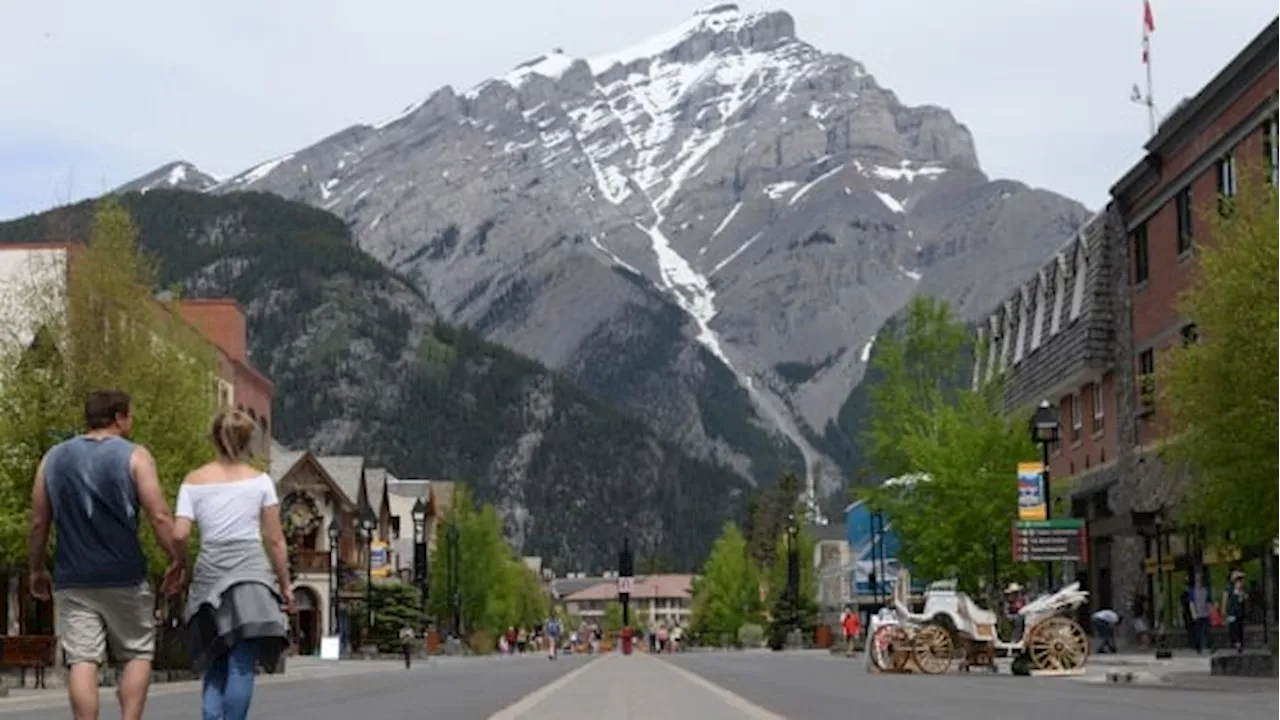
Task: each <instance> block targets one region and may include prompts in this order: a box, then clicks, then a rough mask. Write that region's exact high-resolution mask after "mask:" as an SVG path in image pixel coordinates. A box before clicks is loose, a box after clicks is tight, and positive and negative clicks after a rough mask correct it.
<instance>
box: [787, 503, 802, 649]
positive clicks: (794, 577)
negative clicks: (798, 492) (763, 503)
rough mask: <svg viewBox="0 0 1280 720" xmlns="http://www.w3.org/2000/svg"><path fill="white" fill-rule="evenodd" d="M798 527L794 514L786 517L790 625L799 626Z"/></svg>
mask: <svg viewBox="0 0 1280 720" xmlns="http://www.w3.org/2000/svg"><path fill="white" fill-rule="evenodd" d="M799 533H800V528H799V527H797V526H796V516H795V514H794V513H793V514H791V515H790V516H788V518H787V593H788V598H789V599H790V600H791V626H792V628H798V627H799V626H800V550H799V548H798V547H796V536H797V535H798V534H799Z"/></svg>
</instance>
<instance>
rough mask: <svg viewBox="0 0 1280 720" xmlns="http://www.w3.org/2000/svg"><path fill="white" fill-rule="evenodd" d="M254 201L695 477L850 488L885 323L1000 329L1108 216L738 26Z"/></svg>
mask: <svg viewBox="0 0 1280 720" xmlns="http://www.w3.org/2000/svg"><path fill="white" fill-rule="evenodd" d="M237 190H256V191H263V192H269V193H274V194H277V195H280V196H283V197H285V198H289V199H294V200H300V201H302V202H306V203H310V204H312V205H315V206H318V207H320V208H323V209H325V210H328V211H331V212H333V213H334V214H336V215H338V216H339V217H341V218H342V220H343V221H344V222H345V223H346V224H347V226H348V227H350V228H351V231H352V233H353V235H354V236H355V237H356V239H357V241H358V243H359V245H360V247H361V248H362V249H363V250H365V251H367V252H368V253H370V254H371V255H373V256H374V257H375V258H377V259H378V260H379V261H381V262H382V263H384V264H385V265H387V266H388V267H390V268H392V269H394V270H396V271H397V272H399V273H401V274H403V275H404V276H405V277H408V278H410V279H411V280H412V281H413V282H414V283H415V284H416V285H417V286H418V287H419V289H421V290H422V291H423V292H424V293H425V294H426V295H427V296H428V297H429V299H430V301H431V302H432V304H434V305H435V307H436V308H438V309H439V310H440V312H441V315H442V317H444V318H445V319H447V320H449V321H451V322H457V323H460V324H465V325H468V326H470V327H472V328H474V329H475V330H476V331H477V332H479V333H481V334H482V335H484V336H485V337H486V338H488V339H490V340H493V341H496V342H499V343H501V344H504V345H506V346H508V347H511V348H514V349H516V350H518V351H520V352H522V353H525V354H528V355H530V356H532V357H534V358H536V359H538V360H541V361H542V362H544V363H546V364H547V365H549V366H551V367H553V368H555V369H556V370H559V371H562V372H564V373H565V374H566V375H567V376H568V377H571V378H573V379H574V380H576V381H578V382H580V383H582V385H583V386H584V387H585V388H586V389H587V390H589V391H591V392H593V393H594V394H596V395H597V396H599V397H603V398H605V399H607V400H608V401H610V402H613V403H616V404H618V405H619V406H621V407H622V408H623V409H625V410H627V411H629V412H633V413H635V414H637V415H639V416H642V417H645V418H647V419H648V420H649V421H650V422H651V423H652V424H653V425H654V426H655V427H656V428H658V429H659V431H660V433H661V434H662V435H663V436H664V437H666V438H668V439H671V440H674V441H676V442H678V443H680V444H681V446H682V447H685V448H688V449H691V450H692V451H693V452H694V454H695V455H698V456H699V457H708V458H712V459H715V460H718V461H725V462H728V463H730V464H731V465H732V466H733V467H735V468H736V469H738V470H740V471H741V472H742V473H743V474H744V475H746V476H748V477H751V478H752V479H766V480H768V479H772V478H775V477H776V476H777V470H778V469H779V468H780V467H790V468H792V469H796V470H800V471H806V472H807V473H808V475H809V479H810V483H811V486H812V485H813V484H814V482H813V481H814V480H815V479H817V478H819V476H822V477H826V478H829V481H828V482H825V483H823V489H824V490H825V491H828V492H830V491H833V490H834V489H835V488H836V487H838V484H839V482H840V476H841V474H840V473H839V472H836V471H834V469H833V468H831V463H830V462H828V461H827V460H826V459H825V458H827V457H828V455H827V454H828V453H829V452H830V448H831V447H833V446H834V445H835V444H837V443H838V441H840V438H838V437H836V438H834V439H832V438H831V437H829V436H828V433H827V430H828V429H829V428H828V426H829V425H830V423H831V422H833V421H834V420H835V419H836V416H837V413H838V411H839V410H840V407H841V404H842V403H843V401H844V399H845V398H847V397H848V396H849V393H850V391H851V390H852V389H853V387H854V386H855V385H857V384H858V383H859V382H860V381H861V378H862V376H863V373H864V372H865V368H866V364H867V358H868V353H867V349H868V348H869V347H870V343H871V341H872V339H873V338H874V336H875V333H876V332H877V331H878V330H879V329H880V328H881V327H882V325H883V324H884V322H885V321H886V320H887V319H888V318H890V317H892V316H893V315H894V314H895V313H896V312H898V311H899V310H900V309H901V308H902V307H903V306H904V305H905V304H906V302H907V301H908V300H909V299H910V297H911V296H912V295H914V294H918V293H929V294H933V295H937V296H941V297H945V298H947V299H949V300H951V301H952V303H953V304H954V305H955V306H956V308H957V309H958V310H959V311H960V312H961V313H962V314H964V315H965V316H977V315H980V314H981V313H983V312H985V311H987V310H989V307H987V305H988V304H989V303H993V302H996V301H997V300H998V299H999V298H1002V297H1004V295H1005V294H1007V292H1008V288H1010V287H1013V286H1014V285H1015V284H1016V283H1017V282H1019V281H1020V278H1018V277H1017V272H1019V271H1020V268H1024V267H1027V266H1029V265H1030V264H1034V258H1039V257H1041V256H1042V255H1043V253H1044V251H1045V249H1046V248H1049V249H1051V248H1055V247H1057V246H1058V245H1059V244H1060V243H1061V241H1062V239H1063V238H1062V234H1063V233H1064V232H1069V231H1070V228H1071V227H1073V226H1074V225H1075V224H1077V223H1078V222H1081V223H1082V222H1083V221H1084V219H1086V218H1087V213H1085V211H1084V208H1082V207H1080V206H1078V205H1077V204H1075V203H1072V202H1071V201H1069V200H1067V199H1066V198H1061V197H1059V196H1054V195H1052V194H1051V193H1037V192H1034V191H1030V190H1028V189H1027V188H1025V187H1021V186H1018V187H1016V188H1014V189H1009V188H1006V187H1004V186H1002V185H999V184H996V183H992V182H990V180H989V179H988V178H987V177H986V175H985V174H984V173H982V171H981V170H980V168H979V165H978V157H977V153H976V150H975V149H974V141H973V137H972V135H971V134H970V132H969V130H968V129H967V128H966V127H965V126H964V125H963V124H961V123H960V122H959V121H957V120H956V118H955V117H954V116H953V115H952V113H951V112H950V111H948V110H946V109H945V108H941V107H937V106H932V105H923V106H908V105H905V104H904V103H902V102H901V101H900V100H899V99H898V97H897V95H896V94H894V92H893V91H891V90H889V89H887V88H884V87H882V86H880V85H879V84H878V83H877V82H876V80H875V78H874V77H872V76H871V75H870V74H869V73H868V72H867V71H866V69H865V68H864V66H863V65H862V64H861V63H860V62H858V61H857V60H854V59H851V58H849V57H847V56H845V55H841V54H837V53H831V52H825V51H823V50H821V49H819V48H816V47H814V46H813V45H811V44H809V43H806V42H804V41H803V40H801V39H799V38H798V37H797V35H796V28H795V21H794V20H793V18H792V17H791V15H790V14H788V13H786V12H781V11H774V12H761V13H743V12H742V11H740V10H739V9H738V8H737V7H736V6H734V5H730V4H721V5H716V6H713V7H710V8H708V9H706V10H703V11H700V12H698V13H696V14H695V15H694V16H693V17H691V18H689V19H687V20H685V21H684V22H682V23H680V24H679V25H677V26H675V27H673V28H672V29H671V30H669V31H667V32H664V33H660V34H659V35H657V36H656V37H653V38H650V39H649V40H646V41H644V42H642V43H639V44H637V45H635V46H633V47H631V48H628V49H626V50H622V51H620V52H616V53H610V54H608V55H603V56H600V57H594V58H581V57H576V56H573V55H570V54H568V53H566V52H565V51H563V50H560V49H555V50H552V51H550V52H547V53H545V54H542V55H540V56H538V57H535V58H531V59H530V60H528V61H526V62H524V63H521V64H520V65H518V66H517V67H515V68H513V69H511V70H510V71H509V72H507V73H505V74H503V75H501V76H498V77H494V78H492V79H490V80H487V81H485V82H483V83H480V84H479V85H477V86H475V87H473V88H470V89H467V90H465V91H462V92H457V91H455V90H454V89H453V88H451V87H448V86H445V87H442V88H440V89H439V90H437V91H436V92H435V93H433V94H431V95H430V96H429V97H426V98H425V99H422V100H421V101H420V102H417V103H415V104H413V105H410V106H409V107H408V108H406V109H405V110H404V112H402V113H400V114H399V115H397V116H395V117H393V118H390V119H389V120H386V121H384V122H380V123H377V124H374V125H358V126H355V127H352V128H348V129H347V130H344V131H341V132H338V133H336V134H334V135H331V136H330V137H328V138H326V139H324V140H322V141H320V142H318V143H315V144H313V145H311V146H310V147H306V148H303V149H300V150H298V151H296V152H294V153H291V154H289V155H286V156H283V157H280V158H276V159H273V160H270V161H267V162H264V163H261V164H259V165H257V166H255V167H253V168H251V169H249V170H246V171H244V172H242V173H240V174H239V175H237V176H235V177H233V178H231V179H229V180H227V181H226V182H224V183H221V184H219V185H218V186H217V187H216V188H213V189H212V190H211V192H216V193H223V192H232V191H237ZM618 358H626V361H625V362H620V361H619V360H618ZM779 448H781V449H779ZM796 448H798V450H799V452H798V453H795V452H794V451H793V450H794V449H796ZM797 454H798V455H800V456H802V457H801V458H799V459H797V458H796V457H795V456H796V455H797ZM797 465H799V467H797ZM823 466H825V467H826V469H825V470H824V469H822V468H823ZM848 470H849V468H842V470H841V472H844V471H848ZM845 476H847V473H845Z"/></svg>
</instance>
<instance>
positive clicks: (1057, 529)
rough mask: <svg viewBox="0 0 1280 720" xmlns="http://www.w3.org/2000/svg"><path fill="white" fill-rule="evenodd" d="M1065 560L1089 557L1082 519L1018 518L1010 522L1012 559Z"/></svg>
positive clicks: (1021, 560)
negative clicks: (1011, 529) (1011, 528)
mask: <svg viewBox="0 0 1280 720" xmlns="http://www.w3.org/2000/svg"><path fill="white" fill-rule="evenodd" d="M1065 560H1070V561H1075V562H1088V560H1089V530H1088V528H1087V527H1086V526H1085V521H1084V520H1081V519H1079V518H1061V519H1057V520H1018V521H1017V522H1015V523H1014V524H1013V561H1014V562H1059V561H1065Z"/></svg>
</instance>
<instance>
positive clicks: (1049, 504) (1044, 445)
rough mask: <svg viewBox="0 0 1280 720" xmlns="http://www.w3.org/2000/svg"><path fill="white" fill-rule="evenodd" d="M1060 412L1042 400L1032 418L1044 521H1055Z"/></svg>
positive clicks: (1048, 576) (1049, 585)
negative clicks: (1052, 452)
mask: <svg viewBox="0 0 1280 720" xmlns="http://www.w3.org/2000/svg"><path fill="white" fill-rule="evenodd" d="M1059 429H1060V428H1059V425H1058V412H1057V411H1056V410H1055V409H1054V408H1053V406H1051V405H1050V404H1049V401H1048V400H1041V401H1040V407H1038V408H1036V412H1035V414H1034V415H1032V416H1031V442H1033V443H1038V444H1039V445H1040V452H1041V461H1042V465H1041V470H1040V478H1041V484H1042V485H1043V486H1044V519H1045V520H1052V519H1053V493H1052V492H1050V488H1049V446H1050V445H1052V444H1054V443H1056V442H1058V431H1059ZM1045 580H1046V585H1045V592H1048V591H1050V590H1052V589H1053V562H1052V561H1050V562H1048V563H1046V564H1045Z"/></svg>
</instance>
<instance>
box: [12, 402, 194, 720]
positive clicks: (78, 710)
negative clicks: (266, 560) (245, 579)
mask: <svg viewBox="0 0 1280 720" xmlns="http://www.w3.org/2000/svg"><path fill="white" fill-rule="evenodd" d="M84 415H85V422H86V424H87V425H88V428H89V431H88V432H87V433H85V434H83V435H79V436H76V437H74V438H72V439H70V440H67V441H65V442H63V443H60V444H58V445H56V446H54V448H53V449H51V450H50V451H49V452H48V453H47V454H45V456H44V458H43V459H41V461H40V466H39V468H38V469H37V470H36V478H35V486H34V487H33V489H32V493H31V508H32V513H31V535H30V540H29V550H30V559H29V562H30V570H31V594H32V595H34V596H35V597H36V598H38V599H40V600H45V601H47V600H49V599H50V597H51V596H52V597H53V598H55V599H56V602H57V606H58V613H57V615H58V621H57V625H58V627H57V632H58V636H59V637H60V638H61V644H62V652H63V654H64V656H65V658H66V663H67V667H68V668H69V670H68V675H67V693H68V695H69V696H70V700H71V712H72V715H73V716H74V717H75V720H97V717H98V669H99V667H100V666H101V665H102V664H103V663H104V662H105V661H106V660H107V646H108V643H110V647H111V650H112V659H113V660H115V661H117V662H120V663H123V665H124V667H123V670H122V673H121V676H120V685H119V688H118V690H117V697H118V698H119V700H120V716H121V718H122V720H141V719H142V710H143V706H144V705H145V704H146V699H147V687H148V685H149V684H150V682H151V660H152V657H153V655H154V653H155V619H154V615H153V613H154V610H155V607H154V606H155V599H154V596H153V595H152V592H151V589H150V587H149V586H148V583H147V560H146V556H145V555H143V552H142V545H141V543H140V542H139V540H138V509H139V505H141V507H142V509H143V511H145V512H146V514H147V518H148V519H149V520H150V522H151V527H152V529H154V530H155V535H156V539H157V540H158V541H159V543H160V545H161V547H163V548H164V549H165V551H166V552H167V553H168V554H169V557H170V561H171V562H170V565H169V570H168V572H167V573H166V575H165V590H166V592H174V591H176V590H177V588H178V587H179V586H180V585H181V584H182V579H183V573H184V570H185V564H184V558H185V548H183V547H182V545H181V544H180V543H177V542H175V541H174V538H173V515H172V514H171V513H170V512H169V504H168V502H167V501H166V500H165V497H164V492H163V490H162V489H161V487H160V478H159V477H158V475H157V472H156V464H155V460H154V459H153V458H152V457H151V453H149V452H147V449H146V448H144V447H142V446H140V445H134V444H133V443H131V442H129V440H128V439H127V438H128V437H129V435H130V434H131V433H132V431H133V409H132V406H131V402H130V399H129V396H128V395H127V394H125V393H123V392H120V391H118V390H100V391H97V392H95V393H93V394H92V395H90V396H89V399H88V401H87V402H86V403H85V408H84ZM50 526H53V527H56V528H57V531H58V544H57V548H56V550H55V553H54V570H53V575H52V577H51V576H50V574H49V571H48V569H47V565H46V552H47V549H48V543H49V529H50Z"/></svg>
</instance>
